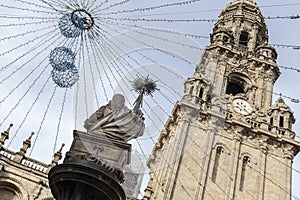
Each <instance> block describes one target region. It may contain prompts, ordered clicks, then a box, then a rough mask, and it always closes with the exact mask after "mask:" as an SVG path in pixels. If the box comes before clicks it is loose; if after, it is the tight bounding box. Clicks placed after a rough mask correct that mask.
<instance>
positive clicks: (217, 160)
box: [211, 147, 223, 183]
mask: <svg viewBox="0 0 300 200" xmlns="http://www.w3.org/2000/svg"><path fill="white" fill-rule="evenodd" d="M222 153H223V148H222V147H218V148H217V151H216V157H215V163H214V167H213V172H212V176H211V180H212V182H213V183H215V182H216V179H217V174H218V168H219V162H220V157H221V154H222Z"/></svg>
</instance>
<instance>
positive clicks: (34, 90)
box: [0, 0, 300, 199]
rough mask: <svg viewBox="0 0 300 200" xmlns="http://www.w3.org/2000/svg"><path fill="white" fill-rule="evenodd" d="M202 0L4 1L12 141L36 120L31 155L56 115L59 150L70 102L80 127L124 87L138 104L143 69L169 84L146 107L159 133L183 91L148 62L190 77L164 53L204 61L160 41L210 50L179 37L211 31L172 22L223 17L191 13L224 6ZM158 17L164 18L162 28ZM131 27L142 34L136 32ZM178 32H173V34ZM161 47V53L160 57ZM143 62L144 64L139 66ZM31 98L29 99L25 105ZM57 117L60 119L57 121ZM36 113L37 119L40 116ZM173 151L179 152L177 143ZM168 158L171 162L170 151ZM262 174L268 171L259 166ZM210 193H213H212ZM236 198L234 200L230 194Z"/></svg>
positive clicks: (4, 80) (1, 70) (2, 37)
mask: <svg viewBox="0 0 300 200" xmlns="http://www.w3.org/2000/svg"><path fill="white" fill-rule="evenodd" d="M202 1H203V0H177V1H171V3H160V4H158V5H157V4H151V3H149V5H148V4H147V5H145V6H144V5H143V6H141V7H132V6H131V3H132V2H133V0H123V1H122V0H114V1H107V0H103V1H98V0H89V1H83V0H70V1H65V0H53V1H51V2H49V1H45V0H38V1H32V0H15V1H14V3H8V2H5V3H4V2H3V3H0V10H2V11H3V14H0V19H2V20H1V23H0V29H2V30H3V31H2V33H1V34H0V46H1V47H0V59H1V63H2V64H1V66H0V76H1V78H0V85H1V87H2V88H5V89H1V90H3V91H1V95H0V109H3V111H2V114H1V116H0V127H4V126H5V125H6V124H7V123H11V122H12V121H14V119H16V118H17V117H16V115H18V117H19V118H20V119H18V120H17V123H16V126H15V127H17V128H16V130H14V132H13V134H12V137H11V138H10V141H9V144H8V145H7V148H9V147H11V146H12V145H14V143H16V142H17V141H18V140H20V138H23V137H24V135H22V134H23V132H24V131H28V128H26V127H28V126H29V124H30V128H31V129H34V130H36V131H35V132H36V134H35V135H34V140H33V146H32V148H31V151H30V155H31V154H33V153H34V152H35V151H38V150H39V148H40V147H39V146H40V145H39V141H40V140H42V139H43V137H44V135H45V132H46V130H47V128H48V127H49V124H51V123H50V121H56V124H55V125H54V126H53V125H52V127H55V129H56V130H53V131H52V132H53V133H52V135H51V136H50V137H52V141H53V143H52V144H51V145H53V152H55V151H56V150H57V144H59V143H61V138H62V134H63V125H64V124H63V123H64V122H65V121H66V117H67V116H69V115H68V112H70V110H72V109H70V107H72V106H73V108H74V110H73V112H74V126H75V128H77V127H80V126H81V125H80V124H82V121H81V120H82V119H81V118H80V117H81V116H84V117H85V118H87V117H88V116H89V115H90V114H91V113H92V112H93V110H92V109H91V108H90V104H91V102H95V106H96V107H97V108H98V107H100V106H101V105H103V104H104V103H106V102H108V101H109V99H110V98H111V96H112V94H113V93H114V91H115V90H116V88H117V89H119V90H120V91H121V92H122V93H124V94H126V95H125V97H126V100H127V102H128V103H129V105H130V106H131V107H132V106H133V104H132V102H133V101H132V99H134V97H135V96H136V94H135V93H134V91H132V88H131V85H130V81H132V80H133V79H134V78H135V76H136V75H138V76H143V75H145V74H143V73H146V74H149V76H150V77H151V78H153V79H154V80H158V82H159V84H161V86H162V87H163V88H165V90H163V89H161V90H159V91H157V92H156V94H155V95H154V97H153V98H152V97H149V98H146V99H145V102H144V106H143V112H144V113H145V117H146V119H147V120H148V121H149V123H151V124H152V125H153V127H154V129H155V131H156V132H157V133H159V132H160V131H161V129H162V125H163V124H164V123H165V119H164V116H168V115H169V114H170V110H169V109H167V108H165V106H164V105H168V106H169V107H171V106H172V105H174V104H175V103H176V100H178V99H180V98H181V96H182V92H179V91H178V90H177V89H176V88H174V87H172V86H170V83H169V82H167V81H165V80H163V79H161V78H160V75H159V74H157V73H155V72H154V71H153V70H151V69H149V68H148V67H147V65H145V63H147V64H148V65H149V64H153V65H155V66H158V68H159V69H160V71H161V72H162V73H166V74H169V75H170V77H171V78H176V79H178V80H180V81H181V82H182V83H183V82H184V80H185V79H186V76H185V75H183V74H182V73H181V72H180V71H177V70H173V69H172V68H170V66H168V64H162V62H161V57H164V58H165V59H166V60H172V62H173V61H174V62H179V63H180V64H183V63H184V65H187V66H191V67H193V68H194V67H195V66H197V64H198V63H196V62H193V61H191V60H189V59H187V58H185V57H182V56H179V55H177V54H176V53H173V52H172V51H171V50H168V49H167V48H162V47H158V46H157V45H156V44H155V43H152V41H156V42H158V43H161V44H164V45H165V46H166V47H168V45H170V44H171V45H175V46H176V47H177V48H184V49H189V50H194V51H198V52H202V51H203V50H204V48H202V47H199V46H197V45H193V44H189V43H184V42H182V41H178V40H176V39H174V38H176V37H175V36H180V37H184V38H188V39H193V40H196V41H200V42H202V41H203V42H206V43H208V42H209V38H210V37H208V36H203V35H198V34H197V33H190V32H188V31H187V32H182V31H179V30H176V28H174V30H173V29H166V28H164V25H165V24H168V26H170V27H176V26H178V24H192V25H193V24H194V23H195V24H199V26H200V25H201V24H202V23H203V24H204V23H210V24H212V23H215V22H216V21H217V19H213V18H212V19H209V18H197V17H195V18H191V17H185V15H186V14H191V13H200V12H220V9H210V10H203V9H202V10H194V9H193V10H192V11H191V9H190V8H193V6H195V5H198V4H200V3H201V2H202ZM298 5H300V4H280V5H279V4H278V5H276V4H274V5H266V6H261V8H264V7H268V8H272V7H275V8H276V7H285V6H298ZM177 8H180V11H178V12H176V11H173V10H174V9H177ZM183 8H185V9H183ZM167 9H169V10H171V9H172V12H167V11H166V10H167ZM162 10H163V11H164V12H162ZM182 10H183V11H182ZM165 11H166V12H165ZM265 19H266V20H294V21H295V20H299V19H300V16H299V15H298V14H296V15H282V16H267V17H265ZM158 24H162V25H161V26H159V27H158V28H155V27H156V26H157V25H158ZM128 31H130V32H131V33H134V34H135V35H137V36H138V37H135V36H132V35H130V34H128V33H127V32H128ZM170 35H171V36H173V37H168V36H170ZM124 39H126V40H124ZM270 45H271V46H273V47H275V48H283V49H284V48H287V49H291V50H295V51H296V50H299V49H300V46H299V45H295V44H291V45H290V44H276V43H271V44H270ZM136 46H137V47H142V49H138V48H137V47H136ZM147 49H148V51H147ZM128 50H130V51H128ZM153 52H155V53H156V54H157V55H158V56H157V57H156V56H153V55H152V54H153ZM199 57H200V56H199ZM137 67H140V68H141V69H142V71H140V70H137V69H136V68H137ZM278 67H279V68H281V69H284V70H289V71H293V72H300V67H296V66H286V65H279V66H278ZM227 78H228V77H227ZM120 80H122V81H123V82H120ZM270 92H273V91H270ZM273 94H274V95H277V96H281V97H283V98H285V99H289V100H290V101H291V102H292V103H295V104H296V103H299V99H298V97H292V96H290V95H287V94H281V93H278V92H273ZM174 96H175V98H174ZM70 101H71V102H70ZM28 102H29V103H28ZM25 104H27V105H28V106H24V105H25ZM153 105H156V106H157V107H158V108H159V110H160V111H162V113H163V116H160V115H159V114H158V113H156V112H153V113H151V109H152V107H153ZM82 109H83V110H84V111H82ZM21 111H22V112H21ZM17 113H19V114H17ZM37 113H38V114H37ZM53 117H54V118H55V120H51V119H53ZM32 118H33V119H34V121H35V123H32V122H33V120H32ZM36 119H38V120H36ZM69 128H70V127H69ZM70 129H72V128H70ZM24 134H25V133H24ZM145 135H146V137H148V138H149V139H148V141H150V143H152V145H155V143H156V139H157V138H156V136H153V134H152V133H151V130H148V129H146V131H145ZM70 137H71V136H70ZM296 138H300V136H298V135H296ZM143 140H144V139H137V140H136V144H137V146H138V149H139V151H140V152H141V154H142V155H143V157H144V159H145V160H147V158H148V156H147V155H148V154H150V152H149V150H148V149H145V148H144V147H143V146H144V145H143V144H144V141H143ZM196 145H197V146H198V148H199V149H201V148H202V147H201V145H200V144H196ZM173 151H175V152H176V149H173ZM188 154H189V153H188ZM191 157H192V158H193V156H191ZM162 159H164V160H166V161H167V158H164V157H163V158H162ZM193 162H194V163H195V164H196V165H197V166H198V167H199V168H200V169H201V170H205V169H202V166H201V165H199V163H198V162H197V161H196V160H193ZM278 162H281V161H278ZM281 164H284V163H281ZM184 167H186V168H187V170H188V172H189V173H190V174H191V175H192V176H193V177H194V178H195V179H196V180H197V177H196V175H195V174H194V173H193V169H191V168H190V167H189V166H187V165H185V164H184ZM219 169H220V170H222V171H223V172H224V173H226V171H225V169H223V168H222V166H219ZM253 170H254V171H255V170H256V169H253ZM292 170H293V171H294V172H296V173H298V174H299V170H298V169H295V168H292ZM257 173H261V172H259V171H257ZM228 177H230V176H229V175H228ZM154 178H155V180H156V181H157V182H158V183H160V184H158V185H161V186H160V187H162V178H161V177H158V175H157V174H154ZM210 178H211V177H210ZM178 181H179V184H180V185H181V186H182V188H183V190H184V191H185V192H186V193H187V195H188V196H189V197H190V199H193V194H190V192H189V191H188V189H186V188H185V186H184V184H183V183H182V181H181V180H178ZM272 183H273V184H274V185H275V186H277V187H278V188H279V189H281V190H283V191H285V192H286V193H288V194H290V195H292V197H293V198H294V199H300V198H299V197H297V195H296V194H294V193H290V191H286V190H285V189H284V188H282V186H281V185H280V183H276V181H274V180H272ZM198 184H200V183H198ZM216 186H217V188H218V189H219V190H220V191H222V193H224V195H228V194H227V193H226V191H224V188H222V187H221V186H220V185H218V184H216ZM201 187H203V186H201ZM162 189H163V187H162ZM208 195H210V196H211V198H212V199H213V197H212V195H211V194H208ZM228 198H229V199H231V198H230V197H229V196H228Z"/></svg>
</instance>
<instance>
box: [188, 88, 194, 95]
mask: <svg viewBox="0 0 300 200" xmlns="http://www.w3.org/2000/svg"><path fill="white" fill-rule="evenodd" d="M193 92H194V86H192V87H191V88H190V92H189V93H190V94H193Z"/></svg>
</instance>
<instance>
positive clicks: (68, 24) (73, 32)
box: [58, 13, 84, 38]
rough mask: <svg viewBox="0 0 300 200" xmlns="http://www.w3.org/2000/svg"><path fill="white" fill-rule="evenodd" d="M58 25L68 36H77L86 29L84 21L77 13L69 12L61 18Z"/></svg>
mask: <svg viewBox="0 0 300 200" xmlns="http://www.w3.org/2000/svg"><path fill="white" fill-rule="evenodd" d="M58 27H59V29H60V32H61V34H62V35H63V36H65V37H66V38H76V37H78V36H80V35H81V33H82V31H83V30H84V21H83V20H82V18H81V17H79V16H78V15H76V14H75V13H69V14H65V15H64V16H63V17H62V18H60V20H59V22H58Z"/></svg>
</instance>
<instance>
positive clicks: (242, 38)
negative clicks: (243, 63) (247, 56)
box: [239, 31, 249, 46]
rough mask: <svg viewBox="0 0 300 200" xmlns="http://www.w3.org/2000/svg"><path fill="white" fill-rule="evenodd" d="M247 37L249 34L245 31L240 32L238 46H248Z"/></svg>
mask: <svg viewBox="0 0 300 200" xmlns="http://www.w3.org/2000/svg"><path fill="white" fill-rule="evenodd" d="M248 37H249V34H248V33H247V32H246V31H242V32H241V34H240V40H239V44H240V45H244V46H248Z"/></svg>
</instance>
